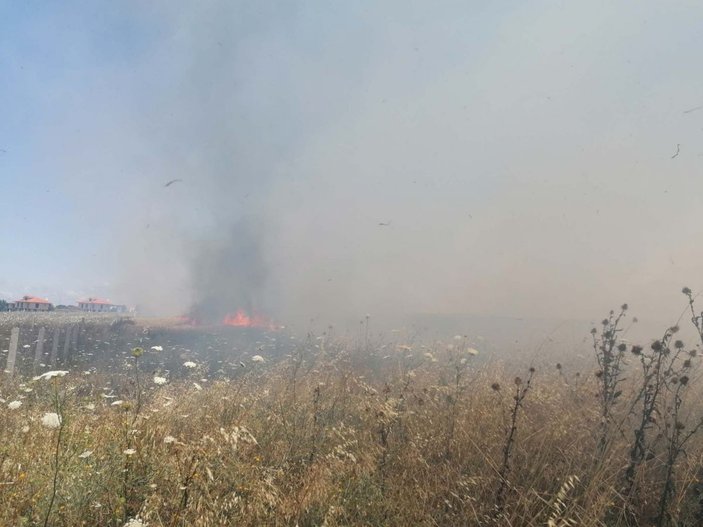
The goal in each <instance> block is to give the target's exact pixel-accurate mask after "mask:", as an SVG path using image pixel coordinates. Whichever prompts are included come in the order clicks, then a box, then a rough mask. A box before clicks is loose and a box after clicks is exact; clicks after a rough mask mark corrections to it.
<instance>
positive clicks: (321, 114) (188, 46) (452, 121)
mask: <svg viewBox="0 0 703 527" xmlns="http://www.w3.org/2000/svg"><path fill="white" fill-rule="evenodd" d="M701 16H703V5H701V4H699V3H697V2H683V1H677V2H667V3H666V4H664V3H662V2H657V1H654V0H650V1H645V2H641V3H639V4H638V6H637V8H636V9H634V8H632V7H629V8H628V7H627V4H624V3H623V4H620V5H617V4H614V3H612V2H593V1H585V0H584V1H576V2H568V3H563V4H561V5H559V6H555V5H554V4H552V3H546V2H520V3H513V4H511V5H508V4H506V3H467V2H453V1H448V2H440V3H430V2H353V3H318V2H303V3H299V4H298V5H293V3H290V2H243V1H225V0H210V1H205V2H183V1H168V2H166V1H162V2H149V3H143V2H119V3H115V2H77V1H69V2H64V3H61V5H60V6H59V5H58V4H57V5H55V6H54V5H51V4H39V3H32V2H25V3H21V4H18V3H9V2H8V3H6V4H5V5H3V6H2V7H0V20H1V22H0V44H1V46H0V49H2V50H3V51H2V55H0V68H1V69H0V72H1V74H0V115H2V116H3V117H2V118H0V149H2V150H3V151H2V152H0V183H1V184H2V188H3V196H4V197H5V200H4V201H5V203H4V205H3V209H2V211H1V212H0V219H2V223H3V230H2V231H0V246H1V247H3V251H4V253H5V254H10V255H11V257H10V258H4V259H3V263H2V264H0V269H2V272H1V273H0V297H2V296H8V295H21V294H25V293H33V294H45V295H53V296H54V297H56V298H57V299H65V300H64V301H73V300H75V298H74V297H76V296H82V295H88V294H90V295H98V296H112V297H113V298H114V299H115V300H118V301H121V302H126V303H130V304H139V305H140V306H141V307H142V308H143V309H144V310H145V312H148V313H155V314H179V313H185V312H188V311H189V310H190V309H191V308H192V307H193V306H200V307H201V308H202V309H204V310H206V311H207V312H208V316H210V317H213V318H217V317H219V316H221V315H222V314H224V313H225V312H227V311H234V310H235V309H237V308H239V307H243V308H246V309H251V310H258V311H263V312H265V313H269V314H271V315H272V316H275V317H276V318H277V319H279V320H281V321H285V322H287V321H292V322H297V323H305V321H306V320H308V319H310V318H315V319H317V320H321V321H325V322H327V321H330V322H337V321H346V320H350V319H351V320H357V319H358V318H360V317H363V316H364V314H365V313H371V314H372V315H373V316H374V317H376V316H378V317H379V318H383V317H384V316H389V315H396V316H402V315H404V314H412V313H476V314H480V315H488V314H500V315H508V316H519V317H554V318H568V319H576V318H585V319H592V318H600V316H601V315H602V314H603V313H604V312H607V310H608V309H610V308H612V307H615V306H617V305H619V304H620V303H622V302H625V301H627V302H629V304H630V305H631V306H632V310H633V313H634V314H637V315H640V316H644V317H649V318H651V319H657V320H658V319H664V320H666V321H668V320H670V319H671V317H676V316H678V313H679V312H680V309H681V307H682V297H681V295H680V292H679V291H680V289H681V286H683V285H689V286H690V287H692V288H694V289H700V288H702V287H703V281H702V280H701V274H700V268H701V265H700V264H701V258H702V257H703V249H701V248H700V243H698V240H699V239H700V233H701V224H702V223H701V220H703V207H701V205H702V203H701V202H702V200H703V178H701V177H699V174H700V170H701V166H703V109H698V107H699V106H701V105H703V72H701V70H700V68H698V67H696V65H697V64H699V63H700V53H701V50H703V34H702V33H701V32H700V23H699V21H700V20H701ZM677 145H678V146H677ZM174 180H180V181H175V182H173V183H172V184H170V185H169V186H165V185H166V184H167V183H168V182H171V181H174Z"/></svg>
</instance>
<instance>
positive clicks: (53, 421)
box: [41, 412, 61, 428]
mask: <svg viewBox="0 0 703 527" xmlns="http://www.w3.org/2000/svg"><path fill="white" fill-rule="evenodd" d="M41 424H42V425H44V426H45V427H47V428H58V427H59V426H61V416H60V415H59V414H57V413H56V412H47V413H45V414H44V415H43V416H42V418H41Z"/></svg>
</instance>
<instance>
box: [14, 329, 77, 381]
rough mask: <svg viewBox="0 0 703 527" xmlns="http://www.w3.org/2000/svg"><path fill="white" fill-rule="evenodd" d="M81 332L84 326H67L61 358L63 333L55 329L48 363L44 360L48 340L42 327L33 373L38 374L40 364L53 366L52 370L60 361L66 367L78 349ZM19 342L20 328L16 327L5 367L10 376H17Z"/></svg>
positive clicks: (35, 351)
mask: <svg viewBox="0 0 703 527" xmlns="http://www.w3.org/2000/svg"><path fill="white" fill-rule="evenodd" d="M81 330H82V324H72V325H69V326H66V330H65V332H63V333H64V339H63V353H61V356H59V345H60V340H61V333H62V331H61V328H59V327H56V328H54V330H53V335H52V337H51V352H50V355H49V361H48V362H46V361H43V360H42V359H43V357H44V345H45V343H46V340H47V338H46V337H47V335H46V328H45V327H40V328H39V334H38V335H37V340H36V341H35V348H34V361H33V371H34V372H35V373H36V372H37V370H38V369H39V367H40V364H45V365H47V366H51V367H52V368H53V367H55V366H56V365H57V363H58V362H59V361H60V362H61V363H62V364H64V365H67V364H69V363H70V362H71V358H72V356H73V353H74V352H75V351H76V349H77V348H78V336H79V334H80V333H81ZM19 341H20V328H19V327H14V328H12V331H11V332H10V346H9V348H8V353H7V363H6V365H5V373H6V374H7V375H9V376H12V375H14V374H15V369H16V363H17V349H18V347H19Z"/></svg>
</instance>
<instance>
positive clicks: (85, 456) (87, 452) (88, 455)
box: [78, 450, 93, 459]
mask: <svg viewBox="0 0 703 527" xmlns="http://www.w3.org/2000/svg"><path fill="white" fill-rule="evenodd" d="M91 455H93V451H92V450H86V451H85V452H83V453H82V454H78V457H79V458H81V459H86V458H89V457H90V456H91Z"/></svg>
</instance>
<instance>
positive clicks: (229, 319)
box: [222, 309, 277, 330]
mask: <svg viewBox="0 0 703 527" xmlns="http://www.w3.org/2000/svg"><path fill="white" fill-rule="evenodd" d="M222 323H223V324H224V325H226V326H234V327H238V328H262V329H268V330H276V329H277V328H276V326H275V324H274V323H273V322H272V321H271V320H269V319H268V318H266V317H265V316H263V315H259V314H256V313H254V314H252V315H248V314H247V312H246V311H244V310H243V309H238V310H237V311H236V312H235V313H234V314H231V313H230V314H229V315H226V316H225V319H224V320H223V321H222Z"/></svg>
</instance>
